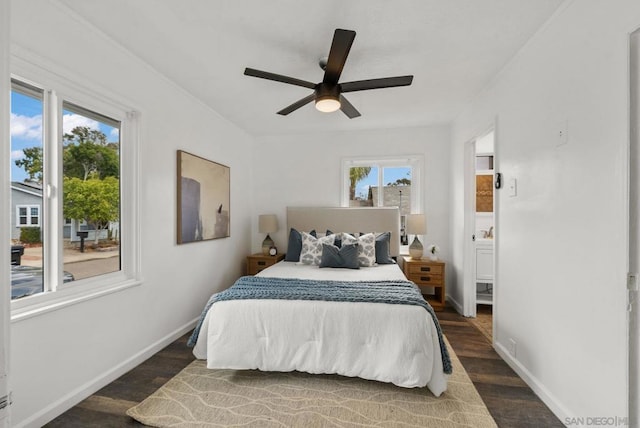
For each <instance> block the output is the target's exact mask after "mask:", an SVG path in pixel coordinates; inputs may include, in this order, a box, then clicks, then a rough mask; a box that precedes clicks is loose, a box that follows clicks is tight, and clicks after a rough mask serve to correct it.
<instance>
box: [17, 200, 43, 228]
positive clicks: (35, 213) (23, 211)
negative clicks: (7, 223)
mask: <svg viewBox="0 0 640 428" xmlns="http://www.w3.org/2000/svg"><path fill="white" fill-rule="evenodd" d="M16 210H17V214H16V218H17V219H18V223H17V224H16V226H17V227H29V226H32V227H38V226H40V206H39V205H17V206H16Z"/></svg>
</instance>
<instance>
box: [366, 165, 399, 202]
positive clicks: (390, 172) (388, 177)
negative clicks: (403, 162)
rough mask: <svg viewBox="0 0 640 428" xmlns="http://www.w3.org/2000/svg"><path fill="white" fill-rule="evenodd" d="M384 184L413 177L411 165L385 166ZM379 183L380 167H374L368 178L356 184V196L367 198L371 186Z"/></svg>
mask: <svg viewBox="0 0 640 428" xmlns="http://www.w3.org/2000/svg"><path fill="white" fill-rule="evenodd" d="M383 173H384V176H383V182H382V184H383V185H386V184H387V183H393V182H395V181H396V180H397V179H399V178H408V179H411V167H385V168H384V171H383ZM377 185H378V167H372V168H371V172H369V175H368V176H367V178H365V179H363V180H362V181H359V182H358V184H356V197H362V198H366V197H367V195H368V194H369V187H370V186H377Z"/></svg>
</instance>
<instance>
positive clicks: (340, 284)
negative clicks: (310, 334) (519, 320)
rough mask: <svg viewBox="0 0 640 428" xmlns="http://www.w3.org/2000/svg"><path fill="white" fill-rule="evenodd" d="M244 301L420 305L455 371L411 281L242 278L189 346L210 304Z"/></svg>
mask: <svg viewBox="0 0 640 428" xmlns="http://www.w3.org/2000/svg"><path fill="white" fill-rule="evenodd" d="M245 299H280V300H322V301H331V302H367V303H387V304H394V305H414V306H420V307H422V308H424V309H425V310H426V311H427V312H428V313H429V314H430V315H431V318H433V322H434V324H435V326H436V329H437V331H438V341H439V343H440V352H441V353H442V366H443V368H444V372H445V373H447V374H451V372H452V367H451V358H450V357H449V351H448V350H447V346H446V345H445V343H444V339H443V336H442V330H441V328H440V323H438V318H437V317H436V314H435V312H434V311H433V308H432V307H431V305H429V304H428V303H427V302H426V301H425V300H424V298H423V297H422V294H421V293H420V290H419V289H418V287H417V286H416V285H415V284H414V283H413V282H411V281H370V282H351V281H321V280H300V279H296V278H269V277H260V276H243V277H241V278H240V279H238V280H237V281H236V283H235V284H233V285H232V286H231V287H230V288H228V289H226V290H224V291H222V292H220V293H216V294H214V295H213V296H211V298H210V299H209V301H208V302H207V304H206V306H205V308H204V310H203V311H202V314H201V315H200V319H199V320H198V324H197V325H196V328H195V330H194V331H193V334H192V335H191V337H190V338H189V341H188V342H187V345H188V346H191V347H193V346H195V344H196V341H197V340H198V334H200V328H201V327H202V323H203V322H204V318H205V316H206V315H207V312H208V311H209V308H210V307H211V305H213V304H214V303H215V302H220V301H224V300H245Z"/></svg>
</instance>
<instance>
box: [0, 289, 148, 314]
mask: <svg viewBox="0 0 640 428" xmlns="http://www.w3.org/2000/svg"><path fill="white" fill-rule="evenodd" d="M140 284H142V281H140V280H138V279H124V280H120V281H117V282H109V283H107V284H106V285H105V283H104V282H102V283H101V284H91V285H89V284H87V285H86V286H82V285H80V286H81V287H82V289H80V288H78V287H69V288H67V289H62V290H59V291H55V292H50V293H41V294H38V295H35V296H31V297H25V298H24V299H20V300H16V301H13V302H11V323H14V322H19V321H23V320H26V319H29V318H33V317H37V316H40V315H43V314H46V313H48V312H53V311H57V310H58V309H62V308H66V307H67V306H71V305H75V304H77V303H82V302H85V301H87V300H91V299H96V298H98V297H102V296H105V295H107V294H111V293H117V292H119V291H123V290H126V289H128V288H131V287H135V286H138V285H140ZM80 290H81V291H80Z"/></svg>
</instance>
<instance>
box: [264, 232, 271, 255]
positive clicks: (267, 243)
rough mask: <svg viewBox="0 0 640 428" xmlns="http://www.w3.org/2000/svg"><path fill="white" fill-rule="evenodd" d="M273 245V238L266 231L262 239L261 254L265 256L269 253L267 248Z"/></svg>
mask: <svg viewBox="0 0 640 428" xmlns="http://www.w3.org/2000/svg"><path fill="white" fill-rule="evenodd" d="M271 247H273V239H271V237H270V236H269V234H268V233H267V237H266V238H264V241H262V254H263V255H265V256H268V255H269V248H271Z"/></svg>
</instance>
